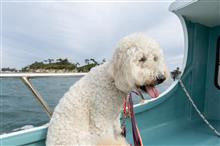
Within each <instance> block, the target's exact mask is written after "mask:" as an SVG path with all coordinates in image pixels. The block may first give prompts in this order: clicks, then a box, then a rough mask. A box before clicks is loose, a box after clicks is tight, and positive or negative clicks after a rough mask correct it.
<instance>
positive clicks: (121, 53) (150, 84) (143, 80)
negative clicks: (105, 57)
mask: <svg viewBox="0 0 220 146" xmlns="http://www.w3.org/2000/svg"><path fill="white" fill-rule="evenodd" d="M109 72H110V74H111V75H112V77H113V79H114V81H115V85H116V87H117V88H118V89H119V90H121V91H123V92H125V93H129V92H130V91H131V90H133V89H135V88H140V89H142V90H144V91H146V92H148V94H149V95H150V96H152V97H156V96H158V95H157V94H158V92H157V90H155V88H154V86H156V85H157V84H160V83H162V82H163V81H164V80H166V79H167V78H168V76H169V71H168V69H167V66H166V64H165V61H164V59H163V53H162V50H161V48H160V46H159V44H158V43H157V42H155V41H154V40H152V39H151V38H148V37H146V36H145V35H144V34H141V33H136V34H132V35H129V36H126V37H124V38H122V39H121V40H120V42H119V43H118V46H117V48H116V50H115V53H114V55H113V59H112V61H111V67H110V68H109Z"/></svg>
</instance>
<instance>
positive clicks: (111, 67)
mask: <svg viewBox="0 0 220 146" xmlns="http://www.w3.org/2000/svg"><path fill="white" fill-rule="evenodd" d="M107 72H108V74H109V75H110V76H111V77H112V78H114V65H113V61H110V63H109V68H108V70H107Z"/></svg>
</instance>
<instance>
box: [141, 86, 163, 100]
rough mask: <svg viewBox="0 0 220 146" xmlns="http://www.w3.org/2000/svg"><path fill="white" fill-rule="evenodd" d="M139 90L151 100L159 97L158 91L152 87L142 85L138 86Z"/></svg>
mask: <svg viewBox="0 0 220 146" xmlns="http://www.w3.org/2000/svg"><path fill="white" fill-rule="evenodd" d="M139 88H140V89H141V90H143V91H144V92H146V93H147V94H148V95H150V96H151V97H152V98H157V97H158V96H159V95H160V93H159V91H158V90H157V89H156V88H155V86H153V85H144V86H140V87H139Z"/></svg>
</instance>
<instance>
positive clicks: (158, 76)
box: [157, 74, 166, 84]
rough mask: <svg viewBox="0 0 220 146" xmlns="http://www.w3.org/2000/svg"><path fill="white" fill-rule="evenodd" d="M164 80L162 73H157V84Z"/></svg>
mask: <svg viewBox="0 0 220 146" xmlns="http://www.w3.org/2000/svg"><path fill="white" fill-rule="evenodd" d="M165 80H166V77H165V76H164V75H163V74H158V75H157V84H160V83H163V81H165Z"/></svg>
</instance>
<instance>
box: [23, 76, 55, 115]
mask: <svg viewBox="0 0 220 146" xmlns="http://www.w3.org/2000/svg"><path fill="white" fill-rule="evenodd" d="M21 79H22V81H23V82H24V84H25V85H26V86H27V87H28V88H29V89H30V90H31V92H32V93H33V95H34V96H35V98H36V99H37V101H39V103H40V105H41V106H42V108H43V109H44V110H45V111H46V112H47V114H48V116H49V118H51V116H52V111H51V110H50V108H49V106H48V104H47V102H46V101H45V100H44V99H43V97H42V96H41V95H40V93H39V92H38V91H37V90H36V89H35V88H34V87H33V85H32V84H31V82H30V80H29V78H28V77H24V76H23V77H21Z"/></svg>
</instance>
